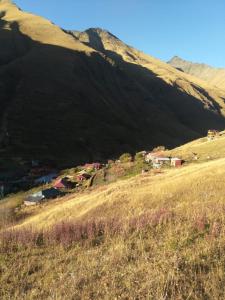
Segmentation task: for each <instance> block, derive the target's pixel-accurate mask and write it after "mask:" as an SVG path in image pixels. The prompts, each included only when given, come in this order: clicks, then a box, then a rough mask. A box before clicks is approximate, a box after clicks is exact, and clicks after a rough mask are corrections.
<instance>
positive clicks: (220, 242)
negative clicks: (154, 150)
mask: <svg viewBox="0 0 225 300" xmlns="http://www.w3.org/2000/svg"><path fill="white" fill-rule="evenodd" d="M222 144H223V145H225V140H224V137H223V136H221V137H220V138H219V139H218V140H215V141H212V142H210V143H207V142H205V141H204V139H203V140H198V141H195V142H193V143H191V144H187V145H184V146H183V147H181V148H178V149H175V150H173V151H174V152H176V153H177V151H178V150H179V151H181V150H180V149H182V153H183V154H185V153H186V151H188V149H189V151H192V148H195V147H197V149H198V151H197V152H198V153H201V155H203V153H204V155H205V154H206V153H207V154H208V153H210V154H211V155H212V153H213V152H214V150H213V149H220V151H219V150H218V151H219V152H220V154H218V156H217V157H214V159H211V160H209V159H202V160H201V161H198V162H197V163H196V162H192V161H187V162H186V165H184V166H183V167H181V168H176V169H174V168H163V169H162V170H161V172H160V173H156V172H153V171H150V172H149V173H147V174H145V175H137V176H134V177H131V178H128V179H123V180H118V181H117V182H114V183H111V184H107V185H102V186H97V187H94V188H93V189H91V190H87V191H85V192H83V193H80V194H79V193H78V194H74V195H70V196H69V197H68V196H67V197H65V198H63V199H61V200H55V201H53V202H49V203H46V204H44V205H41V206H40V207H37V208H32V209H30V208H28V209H24V208H23V209H22V210H21V211H20V213H21V214H22V213H23V214H24V215H23V218H22V219H20V220H18V222H17V223H16V224H15V227H14V229H13V230H12V227H11V225H9V227H8V230H7V231H5V232H4V233H1V234H3V235H1V247H0V249H1V252H0V253H1V254H0V255H1V274H2V276H1V278H0V283H1V285H0V286H1V288H0V295H1V298H2V299H10V298H16V299H17V298H18V299H21V298H23V299H40V298H45V299H52V298H56V299H65V298H66V299H137V298H138V299H196V300H197V299H224V297H225V288H224V286H225V276H224V266H225V261H224V249H225V239H224V232H225V225H224V224H225V219H224V207H225V202H224V180H225V158H224V154H223V153H224V152H223V149H222ZM209 145H210V146H209ZM212 145H213V146H212ZM220 146H221V148H219V147H220ZM180 153H181V152H180ZM219 157H220V158H219ZM26 214H27V217H26ZM15 268H17V273H16V274H15V272H14V270H15Z"/></svg>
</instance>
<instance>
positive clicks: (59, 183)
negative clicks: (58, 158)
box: [54, 177, 76, 189]
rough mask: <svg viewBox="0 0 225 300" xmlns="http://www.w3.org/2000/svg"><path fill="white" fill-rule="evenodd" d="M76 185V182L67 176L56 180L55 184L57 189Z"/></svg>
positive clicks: (71, 187)
mask: <svg viewBox="0 0 225 300" xmlns="http://www.w3.org/2000/svg"><path fill="white" fill-rule="evenodd" d="M75 186H76V183H75V182H71V181H69V180H68V178H67V177H64V178H60V179H58V180H56V182H55V184H54V188H55V189H73V188H75Z"/></svg>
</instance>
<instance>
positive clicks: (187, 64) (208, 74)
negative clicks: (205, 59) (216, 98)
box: [168, 56, 225, 89]
mask: <svg viewBox="0 0 225 300" xmlns="http://www.w3.org/2000/svg"><path fill="white" fill-rule="evenodd" d="M168 64H169V65H171V66H173V67H175V68H177V69H179V70H182V71H183V72H185V73H187V74H190V75H193V76H196V77H198V78H200V79H202V80H205V81H206V82H208V83H209V84H212V85H215V86H217V87H218V88H222V89H225V68H215V67H212V66H210V65H208V64H205V63H195V62H191V61H187V60H184V59H182V58H180V57H179V56H174V57H173V58H172V59H171V60H169V61H168Z"/></svg>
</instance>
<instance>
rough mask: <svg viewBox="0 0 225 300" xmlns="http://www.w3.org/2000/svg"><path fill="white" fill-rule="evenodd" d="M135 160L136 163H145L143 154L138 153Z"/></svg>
mask: <svg viewBox="0 0 225 300" xmlns="http://www.w3.org/2000/svg"><path fill="white" fill-rule="evenodd" d="M134 160H135V161H136V162H143V161H144V155H143V152H138V153H136V154H135V157H134Z"/></svg>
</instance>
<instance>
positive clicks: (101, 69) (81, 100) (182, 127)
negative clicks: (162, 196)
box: [0, 0, 225, 164]
mask: <svg viewBox="0 0 225 300" xmlns="http://www.w3.org/2000/svg"><path fill="white" fill-rule="evenodd" d="M0 16H1V19H0V38H1V40H4V43H1V45H0V82H1V85H0V101H1V108H2V109H1V111H0V119H1V123H0V144H1V155H2V156H3V157H4V156H6V155H7V156H10V157H12V156H13V157H16V158H18V157H20V158H23V159H31V158H37V159H40V158H48V159H53V160H56V161H58V162H60V163H68V164H69V163H70V164H75V163H80V162H84V161H87V160H97V159H104V158H109V157H113V156H116V155H118V154H120V153H122V152H125V151H134V150H138V149H143V148H151V147H153V146H155V145H158V144H165V145H166V146H168V147H172V146H175V145H179V144H181V143H183V142H185V141H188V140H191V139H193V138H197V137H200V136H201V135H202V134H205V132H206V131H207V129H208V128H209V127H212V128H217V129H222V128H224V126H225V121H224V120H225V119H224V107H225V105H224V98H225V93H224V92H221V91H220V90H219V89H215V88H213V87H208V86H206V85H205V84H204V83H203V82H201V81H198V80H197V79H194V78H192V77H190V76H188V75H184V74H183V73H182V72H179V71H177V70H174V68H172V67H170V66H168V65H167V64H164V63H162V62H160V61H158V60H156V59H153V58H151V57H149V56H146V55H144V54H143V53H141V52H139V51H137V50H135V49H133V48H130V47H128V46H126V45H125V44H123V43H122V42H121V41H119V40H118V39H117V38H115V37H113V36H112V35H111V34H109V33H107V32H106V33H105V32H103V31H101V36H100V34H99V33H97V38H98V42H99V41H101V43H102V44H103V45H104V49H102V47H101V45H100V46H99V44H98V45H96V44H95V43H94V42H88V43H86V42H85V41H84V40H82V38H81V37H80V38H79V39H80V40H79V39H78V38H77V35H75V34H74V35H73V34H71V33H68V32H66V31H63V30H61V29H60V28H59V27H57V26H55V25H54V24H52V23H51V22H49V21H48V20H45V19H43V18H41V17H38V16H34V15H31V14H28V13H24V12H22V11H21V10H19V9H18V8H17V7H16V6H15V5H14V4H12V3H11V2H10V1H9V0H1V1H0ZM97 31H98V30H91V32H94V33H93V34H94V35H95V36H96V32H97ZM85 34H86V33H85ZM104 35H106V37H105V38H104ZM106 46H107V47H108V48H107V47H106ZM106 49H108V50H106Z"/></svg>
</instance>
